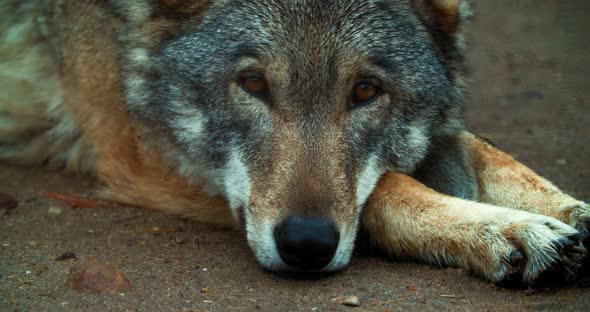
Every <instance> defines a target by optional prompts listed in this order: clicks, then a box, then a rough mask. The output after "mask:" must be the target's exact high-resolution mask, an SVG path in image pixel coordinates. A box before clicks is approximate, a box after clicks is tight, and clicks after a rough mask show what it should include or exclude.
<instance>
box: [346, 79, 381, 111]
mask: <svg viewBox="0 0 590 312" xmlns="http://www.w3.org/2000/svg"><path fill="white" fill-rule="evenodd" d="M380 94H381V89H379V87H377V86H376V85H375V84H373V83H371V82H368V81H361V82H359V83H357V84H356V85H355V86H354V88H353V90H352V104H353V105H354V107H359V106H364V105H367V104H371V103H372V102H373V101H375V99H377V98H378V97H379V95H380Z"/></svg>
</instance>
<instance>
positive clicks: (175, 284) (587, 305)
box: [0, 0, 590, 311]
mask: <svg viewBox="0 0 590 312" xmlns="http://www.w3.org/2000/svg"><path fill="white" fill-rule="evenodd" d="M477 3H478V8H477V9H478V11H479V15H478V17H477V18H476V19H475V20H474V22H473V24H472V25H471V26H470V31H469V35H470V38H471V39H470V42H471V46H472V47H473V49H472V52H471V53H470V55H469V60H470V62H471V64H472V69H473V72H472V82H471V84H470V93H471V96H470V100H469V102H468V104H467V123H468V126H469V128H470V129H471V130H473V131H475V132H478V133H480V134H482V135H484V136H486V137H488V138H490V139H491V140H492V141H494V142H495V143H496V144H497V145H499V146H500V147H501V148H503V149H504V150H506V151H508V152H510V153H511V154H512V155H515V156H516V158H517V159H519V160H521V161H522V162H524V163H525V164H527V165H529V166H530V167H532V168H533V169H535V170H536V171H538V172H539V173H541V174H542V175H544V176H546V177H548V178H549V179H551V180H552V181H554V182H555V183H556V184H557V185H559V186H560V187H562V188H563V189H565V190H567V191H568V192H570V193H571V194H573V195H575V196H576V197H578V198H580V199H583V200H586V201H589V200H590V179H589V174H590V161H588V159H589V157H590V128H589V127H588V125H589V123H590V37H589V36H588V33H587V32H588V29H590V19H588V18H587V13H588V12H590V4H589V3H588V2H587V1H585V0H579V1H578V0H568V1H559V0H543V1H538V0H519V1H512V0H502V1H499V0H485V1H484V0H480V1H477ZM92 190H93V182H92V181H90V180H86V179H83V178H79V177H74V176H69V175H64V174H59V173H55V172H47V171H43V170H39V169H23V168H9V167H6V166H3V167H1V166H0V192H5V193H9V194H12V195H14V196H16V197H17V198H18V199H19V201H20V205H19V206H18V207H17V208H16V209H13V210H10V211H7V210H0V311H42V310H47V311H60V310H64V311H79V310H84V311H106V310H117V311H120V310H141V311H146V310H154V311H166V310H176V311H179V310H187V311H201V310H204V311H209V310H211V311H220V310H226V311H234V310H235V311H240V310H262V311H283V310H305V311H331V310H351V311H352V310H356V311H386V310H391V311H397V310H399V311H401V310H431V311H438V310H459V311H463V310H466V311H469V310H471V311H473V310H476V311H485V310H493V311H496V310H571V311H584V310H586V311H590V288H584V287H581V286H576V287H567V288H553V289H543V290H540V291H527V290H513V289H503V288H499V287H495V286H493V285H491V284H489V283H488V282H485V281H482V280H480V279H478V278H476V277H472V276H470V275H468V274H467V273H466V272H465V271H463V270H460V269H436V268H431V267H429V266H426V265H421V264H415V263H398V262H390V261H387V260H385V259H381V258H374V257H367V256H356V257H354V258H353V260H352V263H351V264H350V266H349V268H348V269H347V270H345V271H343V272H340V273H338V274H334V275H328V276H311V277H309V276H308V277H299V278H287V277H280V276H276V275H274V274H271V273H269V272H266V271H264V270H262V269H261V268H260V267H259V266H258V265H257V263H256V261H255V259H254V257H253V255H252V254H251V252H250V250H249V249H248V246H247V244H246V242H245V237H244V235H243V233H241V232H240V231H235V230H225V229H220V228H216V227H212V226H207V225H202V224H194V223H191V222H188V221H184V220H180V219H178V218H176V217H174V216H169V215H164V214H160V213H156V212H152V211H147V210H141V209H136V208H128V207H122V206H115V205H110V206H108V207H107V208H101V209H93V208H80V209H72V208H69V207H67V206H65V205H64V204H63V203H61V202H59V201H56V200H53V199H49V198H47V197H43V196H39V194H40V193H41V192H44V191H54V192H59V193H64V194H76V195H80V196H91V195H92ZM155 227H157V228H159V229H160V232H159V233H154V232H155V231H154V230H153V229H154V228H155ZM66 251H72V252H74V253H75V254H76V255H77V256H78V257H79V258H81V259H87V258H88V257H91V256H93V257H96V258H97V259H99V260H101V261H105V262H107V263H109V264H111V265H113V266H115V267H117V268H118V269H120V270H121V271H123V272H124V273H125V275H126V276H127V277H128V278H129V280H130V281H131V283H132V285H133V290H132V291H131V292H128V293H125V294H117V295H97V294H89V293H82V294H81V293H77V292H75V291H73V290H71V289H69V288H67V287H66V278H67V273H68V269H69V267H71V266H72V265H73V264H74V262H71V261H56V260H55V258H56V257H57V256H59V255H61V254H63V253H64V252H66ZM205 288H206V289H207V290H208V291H207V290H204V289H205ZM341 295H355V296H358V298H359V300H360V307H356V308H349V307H345V306H343V305H340V304H338V303H335V302H332V301H331V299H332V298H335V297H338V296H341Z"/></svg>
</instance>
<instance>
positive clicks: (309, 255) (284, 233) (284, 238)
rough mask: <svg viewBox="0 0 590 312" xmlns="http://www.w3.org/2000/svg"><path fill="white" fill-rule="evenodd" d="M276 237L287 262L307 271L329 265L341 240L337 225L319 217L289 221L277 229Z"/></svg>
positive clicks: (297, 218)
mask: <svg viewBox="0 0 590 312" xmlns="http://www.w3.org/2000/svg"><path fill="white" fill-rule="evenodd" d="M274 236H275V241H276V244H277V247H278V250H279V255H280V256H281V258H282V259H283V261H285V263H286V264H288V265H290V266H292V267H294V268H297V269H300V270H306V271H312V270H319V269H322V268H324V267H325V266H326V265H328V263H330V261H332V258H334V254H335V253H336V249H337V248H338V242H339V240H340V234H339V232H338V230H337V229H336V227H335V226H334V224H333V223H332V222H331V221H330V220H328V219H326V218H318V217H313V218H312V217H289V218H287V219H286V220H285V221H283V222H282V223H281V224H280V225H278V226H277V227H276V228H275V230H274Z"/></svg>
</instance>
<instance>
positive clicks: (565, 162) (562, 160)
mask: <svg viewBox="0 0 590 312" xmlns="http://www.w3.org/2000/svg"><path fill="white" fill-rule="evenodd" d="M555 163H556V164H558V165H562V166H563V165H567V159H563V158H560V159H556V160H555Z"/></svg>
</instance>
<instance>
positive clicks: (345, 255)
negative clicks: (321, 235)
mask: <svg viewBox="0 0 590 312" xmlns="http://www.w3.org/2000/svg"><path fill="white" fill-rule="evenodd" d="M359 219H360V218H356V219H355V221H354V223H353V224H351V225H350V227H348V228H341V229H340V242H339V243H338V248H337V249H336V253H335V254H334V258H333V259H332V261H330V263H329V264H328V265H327V266H326V267H325V268H323V269H322V270H321V271H322V272H332V271H336V270H340V269H342V268H344V267H345V266H347V265H348V263H349V262H350V258H351V257H352V250H353V249H354V241H355V239H356V232H357V230H358V223H359Z"/></svg>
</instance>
